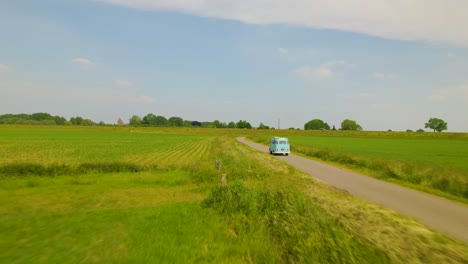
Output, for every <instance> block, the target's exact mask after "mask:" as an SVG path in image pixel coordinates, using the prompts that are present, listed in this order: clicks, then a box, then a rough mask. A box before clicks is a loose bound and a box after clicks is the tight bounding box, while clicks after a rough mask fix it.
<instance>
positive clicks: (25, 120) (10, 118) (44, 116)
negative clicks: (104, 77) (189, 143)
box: [0, 113, 447, 132]
mask: <svg viewBox="0 0 468 264" xmlns="http://www.w3.org/2000/svg"><path fill="white" fill-rule="evenodd" d="M0 124H24V125H78V126H96V125H101V126H103V125H106V124H105V123H104V122H102V121H101V122H99V123H95V122H94V121H93V120H91V119H86V118H83V117H80V116H77V117H72V118H70V119H69V120H67V119H66V118H64V117H61V116H53V115H51V114H48V113H34V114H4V115H0ZM118 125H124V122H123V121H122V119H120V118H119V120H118ZM129 125H131V126H168V127H169V126H172V127H208V128H241V129H251V128H252V125H251V124H250V123H249V122H247V121H246V120H239V121H238V122H237V123H235V122H229V123H225V122H221V121H219V120H214V121H213V122H198V121H189V120H184V119H182V118H181V117H177V116H173V117H170V118H169V119H166V118H165V117H164V116H160V115H158V116H157V115H154V114H151V113H149V114H147V115H146V116H144V117H143V118H141V117H139V116H137V115H134V116H132V117H131V118H130V119H129ZM424 127H425V128H430V129H433V130H434V132H435V131H437V132H442V131H444V130H447V122H445V121H444V120H442V119H440V118H434V117H433V118H430V119H429V121H428V122H427V123H425V125H424ZM258 129H274V128H270V127H269V126H267V125H265V124H263V123H260V125H259V126H258ZM304 129H305V130H330V129H331V130H336V128H335V126H333V127H332V128H330V125H328V123H326V122H324V121H323V120H320V119H312V120H310V121H309V122H307V123H305V124H304ZM340 130H362V127H361V126H360V125H359V124H358V123H357V122H356V121H354V120H350V119H345V120H343V122H341V128H340ZM408 131H410V130H408ZM418 131H419V130H418Z"/></svg>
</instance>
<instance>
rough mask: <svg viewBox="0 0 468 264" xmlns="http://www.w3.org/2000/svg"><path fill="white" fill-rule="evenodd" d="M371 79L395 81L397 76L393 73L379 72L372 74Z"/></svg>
mask: <svg viewBox="0 0 468 264" xmlns="http://www.w3.org/2000/svg"><path fill="white" fill-rule="evenodd" d="M372 77H374V78H376V79H396V78H398V77H399V76H398V74H394V73H381V72H375V73H373V74H372Z"/></svg>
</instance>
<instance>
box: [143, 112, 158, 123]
mask: <svg viewBox="0 0 468 264" xmlns="http://www.w3.org/2000/svg"><path fill="white" fill-rule="evenodd" d="M142 123H143V124H144V125H150V126H155V125H156V116H155V115H153V114H151V113H150V114H147V115H145V116H144V117H143V120H142Z"/></svg>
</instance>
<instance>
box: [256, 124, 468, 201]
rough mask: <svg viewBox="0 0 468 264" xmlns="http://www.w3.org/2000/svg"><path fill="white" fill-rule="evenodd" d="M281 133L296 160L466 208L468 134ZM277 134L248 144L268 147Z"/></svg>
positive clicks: (262, 136) (258, 135) (262, 133)
mask: <svg viewBox="0 0 468 264" xmlns="http://www.w3.org/2000/svg"><path fill="white" fill-rule="evenodd" d="M278 132H279V133H278ZM278 132H276V134H279V135H282V136H287V137H288V138H289V140H290V142H291V149H292V151H293V152H295V153H297V154H302V155H305V156H309V157H312V158H317V159H320V160H323V161H327V162H332V163H335V164H338V165H340V166H344V167H347V168H350V169H353V170H358V171H360V172H363V173H365V174H367V175H369V176H374V177H376V178H379V179H383V180H387V181H391V182H395V183H398V184H402V185H405V186H407V187H410V188H415V189H418V190H422V191H425V192H429V193H433V194H436V195H439V196H443V197H446V198H449V199H453V200H457V201H460V202H464V203H468V137H467V135H468V134H463V133H452V134H450V133H447V134H441V133H401V132H400V133H399V132H391V133H390V132H380V133H379V132H367V131H355V132H347V131H278ZM276 134H274V132H273V133H271V132H268V133H265V132H260V133H256V134H252V135H250V138H251V139H253V140H255V141H257V142H260V143H263V144H268V141H269V139H270V138H271V137H272V136H273V135H276Z"/></svg>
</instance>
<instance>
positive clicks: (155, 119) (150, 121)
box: [128, 113, 252, 129]
mask: <svg viewBox="0 0 468 264" xmlns="http://www.w3.org/2000/svg"><path fill="white" fill-rule="evenodd" d="M128 121H129V125H131V126H161V127H209V128H245V129H250V128H252V125H251V124H250V123H249V122H247V121H245V120H239V122H237V123H234V122H229V123H225V122H221V121H219V120H214V121H213V122H199V121H190V120H184V119H182V118H181V117H178V116H173V117H170V118H169V119H167V118H166V117H164V116H160V115H158V116H157V115H154V114H151V113H149V114H147V115H145V116H144V117H143V118H141V117H139V116H137V115H134V116H132V117H131V118H130V119H129V120H128Z"/></svg>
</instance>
